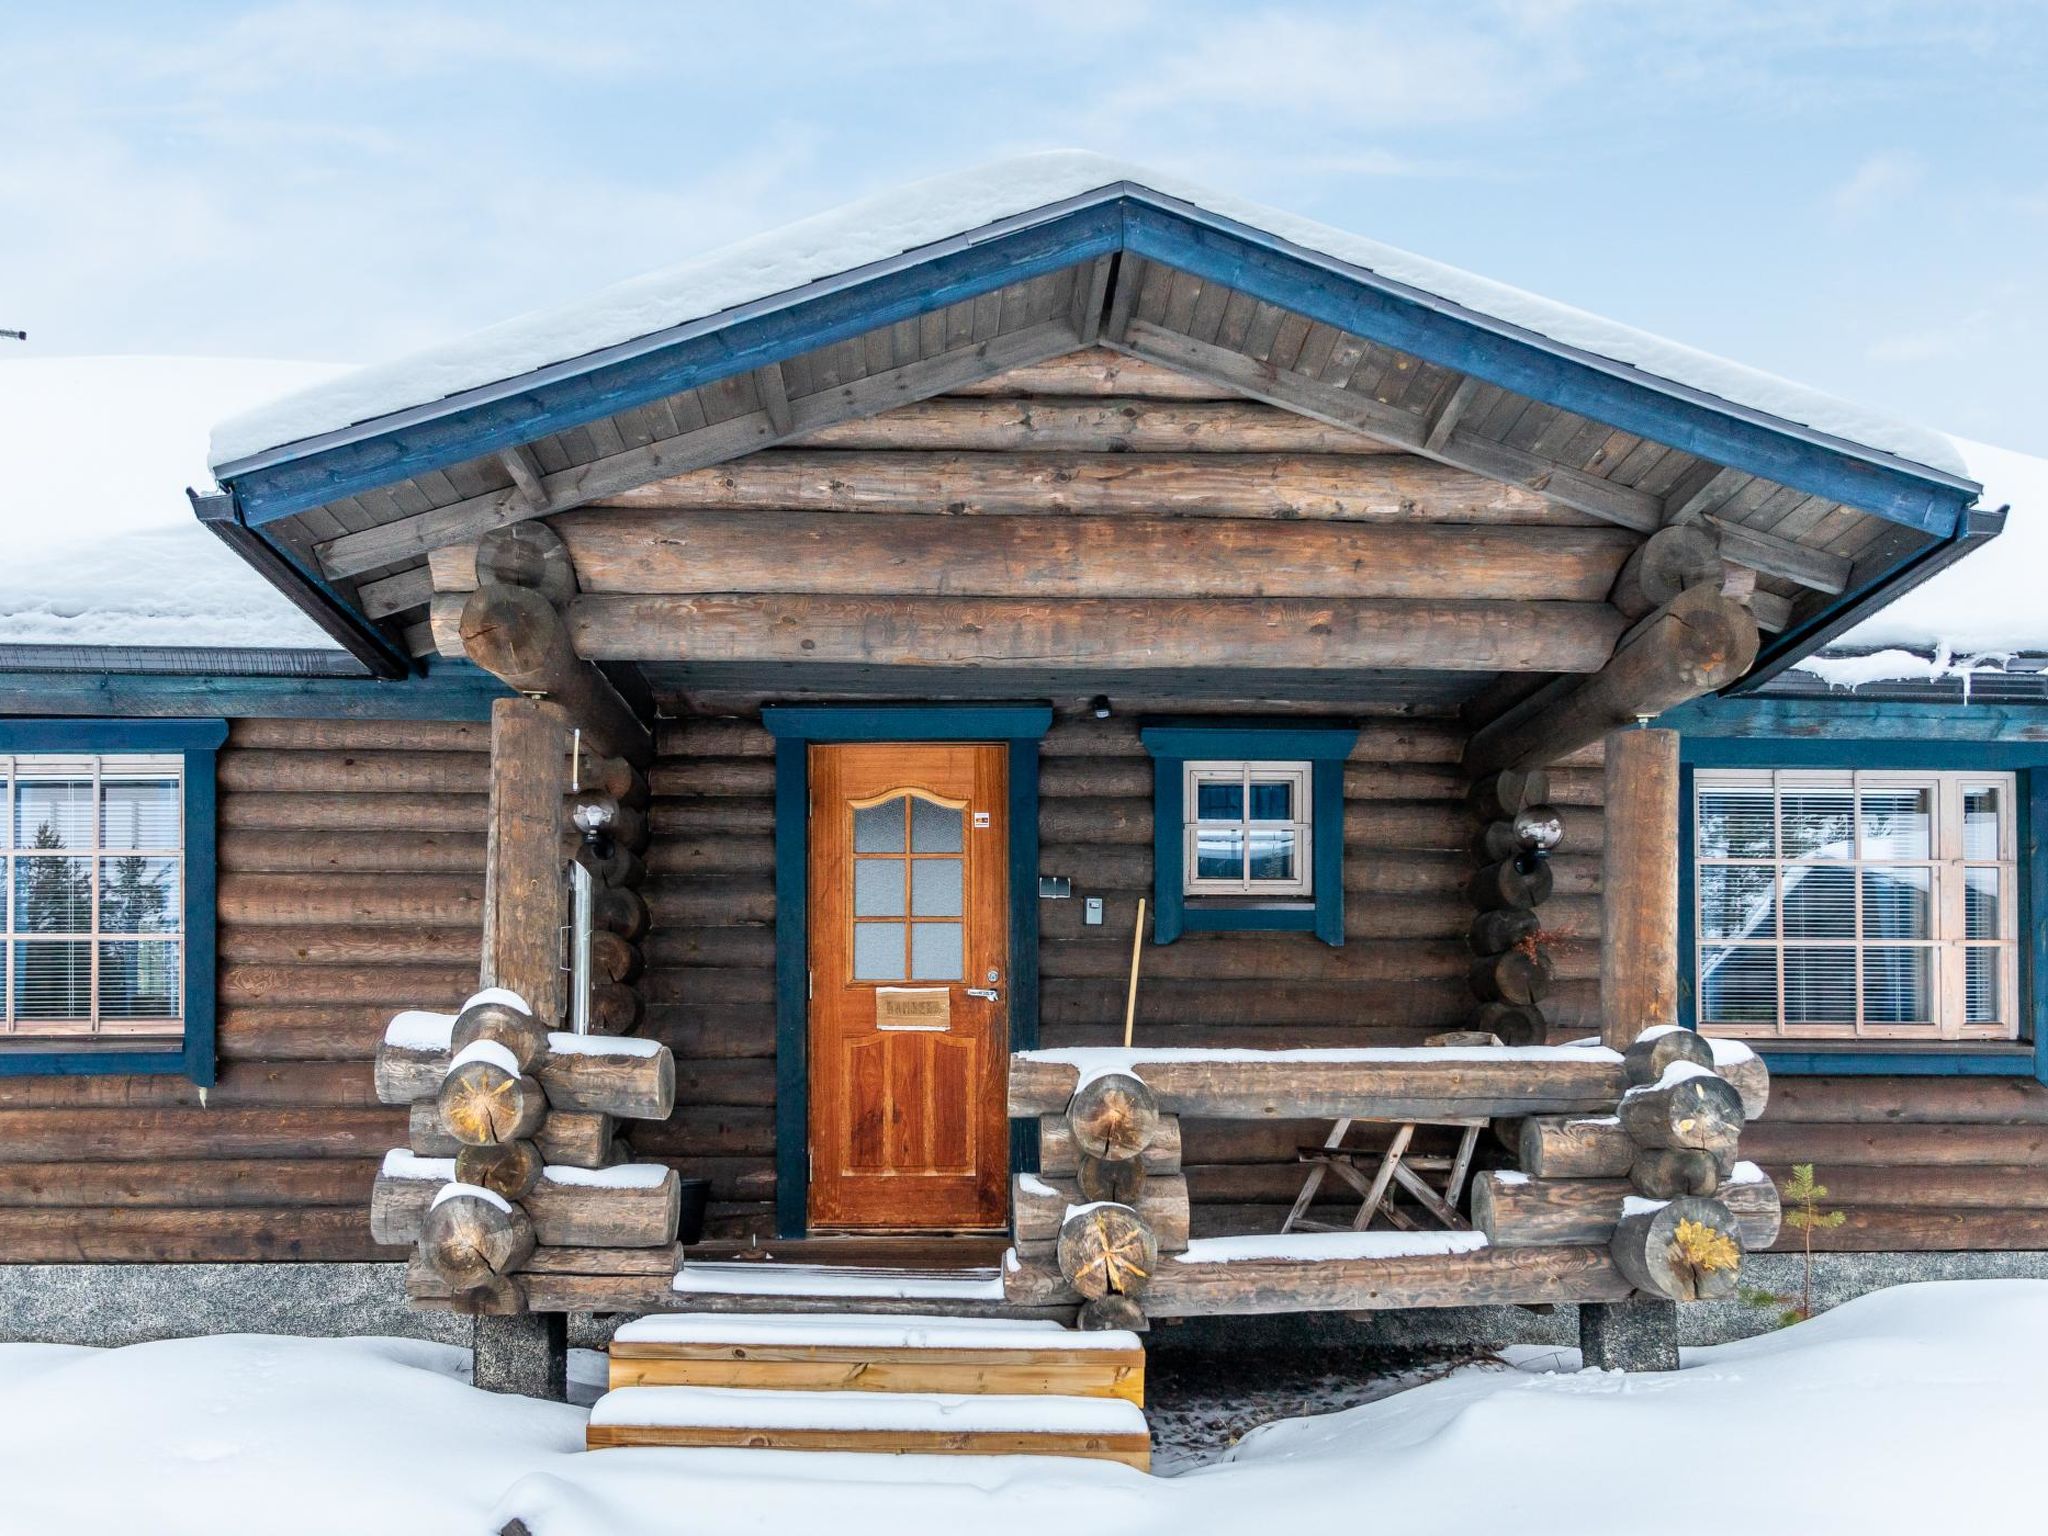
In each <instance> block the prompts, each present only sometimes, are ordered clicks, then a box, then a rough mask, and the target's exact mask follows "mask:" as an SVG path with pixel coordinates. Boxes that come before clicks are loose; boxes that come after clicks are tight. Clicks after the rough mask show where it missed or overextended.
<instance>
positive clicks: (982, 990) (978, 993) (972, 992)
mask: <svg viewBox="0 0 2048 1536" xmlns="http://www.w3.org/2000/svg"><path fill="white" fill-rule="evenodd" d="M967 995H968V996H969V997H985V998H987V999H988V1000H989V1001H990V1002H992V1003H995V1002H1001V1001H1002V997H1003V994H1002V993H1000V992H998V991H997V990H996V989H995V988H994V987H969V988H968V989H967Z"/></svg>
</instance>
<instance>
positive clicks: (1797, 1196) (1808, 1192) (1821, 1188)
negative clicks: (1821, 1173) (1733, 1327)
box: [1779, 1163, 1848, 1323]
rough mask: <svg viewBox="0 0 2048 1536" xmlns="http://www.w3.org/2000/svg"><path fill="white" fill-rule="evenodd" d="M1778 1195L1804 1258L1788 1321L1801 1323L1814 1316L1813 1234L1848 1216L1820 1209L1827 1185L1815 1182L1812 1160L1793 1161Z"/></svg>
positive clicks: (1825, 1196) (1836, 1224) (1845, 1219)
mask: <svg viewBox="0 0 2048 1536" xmlns="http://www.w3.org/2000/svg"><path fill="white" fill-rule="evenodd" d="M1779 1195H1780V1198H1781V1199H1782V1200H1783V1201H1784V1202H1785V1207H1786V1209H1785V1224H1786V1225H1787V1226H1791V1227H1797V1228H1798V1229H1799V1234H1800V1237H1801V1239H1802V1248H1803V1253H1804V1256H1805V1260H1806V1273H1805V1279H1804V1280H1803V1281H1802V1283H1801V1285H1800V1290H1799V1305H1798V1307H1797V1308H1795V1309H1794V1310H1793V1313H1792V1314H1791V1315H1789V1316H1788V1319H1787V1320H1788V1321H1792V1322H1802V1323H1803V1322H1805V1321H1806V1320H1807V1319H1808V1318H1809V1317H1812V1316H1813V1234H1814V1232H1815V1231H1816V1230H1819V1231H1827V1230H1830V1229H1832V1228H1834V1227H1839V1226H1840V1225H1841V1224H1842V1223H1843V1222H1844V1221H1847V1220H1848V1217H1847V1216H1845V1215H1844V1214H1843V1213H1842V1212H1840V1211H1829V1210H1823V1209H1822V1208H1821V1202H1822V1201H1823V1200H1825V1199H1827V1197H1828V1187H1827V1185H1825V1184H1816V1183H1815V1182H1814V1179H1813V1164H1811V1163H1798V1164H1795V1165H1794V1166H1793V1169H1792V1177H1791V1178H1790V1179H1788V1180H1786V1181H1785V1187H1784V1189H1783V1190H1781V1191H1779Z"/></svg>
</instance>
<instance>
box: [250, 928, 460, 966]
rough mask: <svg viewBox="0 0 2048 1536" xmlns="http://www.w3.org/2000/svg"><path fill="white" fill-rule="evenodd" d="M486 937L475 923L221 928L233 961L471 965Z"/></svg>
mask: <svg viewBox="0 0 2048 1536" xmlns="http://www.w3.org/2000/svg"><path fill="white" fill-rule="evenodd" d="M481 952H482V943H481V935H480V933H479V931H478V930H477V929H476V928H474V927H466V926H465V927H459V928H425V927H420V928H401V927H371V926H354V925H351V926H346V927H344V926H341V925H339V924H329V923H309V924H306V925H304V926H301V927H289V928H270V927H247V926H244V925H242V924H235V925H233V926H225V925H224V926H223V927H222V928H221V929H220V934H219V940H218V950H217V953H218V954H219V957H220V959H221V960H222V961H223V962H225V963H227V964H231V965H467V966H469V967H470V968H471V969H475V967H476V964H477V961H478V959H479V958H480V956H481Z"/></svg>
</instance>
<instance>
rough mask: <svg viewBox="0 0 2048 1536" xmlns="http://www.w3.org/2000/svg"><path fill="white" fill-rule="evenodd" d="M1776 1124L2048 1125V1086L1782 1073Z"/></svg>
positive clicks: (2005, 1080) (2025, 1081) (1774, 1103)
mask: <svg viewBox="0 0 2048 1536" xmlns="http://www.w3.org/2000/svg"><path fill="white" fill-rule="evenodd" d="M1771 1120H1772V1123H1773V1124H1789V1123H1794V1122H1798V1123H1804V1124H1808V1125H1943V1124H1970V1125H2048V1086H2043V1085H2042V1084H2041V1083H2039V1082H2036V1081H2035V1080H2034V1079H2033V1078H2031V1077H2026V1078H2020V1077H1863V1076H1856V1077H1781V1078H1778V1079H1777V1080H1776V1081H1775V1082H1774V1083H1773V1084H1772V1085H1771Z"/></svg>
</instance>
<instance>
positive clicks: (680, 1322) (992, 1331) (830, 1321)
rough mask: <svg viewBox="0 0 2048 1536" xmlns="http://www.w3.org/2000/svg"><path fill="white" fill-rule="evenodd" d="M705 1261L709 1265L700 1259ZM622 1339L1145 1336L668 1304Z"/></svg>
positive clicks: (913, 1340) (776, 1341)
mask: <svg viewBox="0 0 2048 1536" xmlns="http://www.w3.org/2000/svg"><path fill="white" fill-rule="evenodd" d="M700 1267H701V1266H700ZM612 1342H613V1343H614V1344H626V1345H638V1344H720V1345H724V1344H733V1345H744V1346H750V1347H759V1346H762V1345H787V1346H798V1347H803V1348H811V1349H874V1350H885V1349H962V1350H1036V1349H1060V1350H1122V1351H1129V1350H1135V1349H1137V1348H1139V1347H1140V1345H1139V1342H1138V1336H1137V1335H1136V1334H1134V1333H1123V1332H1119V1331H1116V1330H1113V1329H1111V1330H1104V1331H1101V1332H1090V1333H1083V1332H1080V1331H1078V1330H1076V1329H1072V1328H1067V1327H1063V1326H1062V1325H1061V1324H1059V1323H1054V1322H1043V1321H1038V1320H1034V1319H1028V1318H1000V1317H990V1318H981V1317H975V1318H954V1317H858V1316H856V1317H813V1316H774V1315H763V1314H759V1313H725V1314H716V1313H705V1312H665V1313H656V1314H654V1315H652V1316H648V1317H642V1318H636V1319H635V1320H634V1321H632V1322H630V1323H625V1324H622V1325H621V1326H620V1327H619V1330H618V1331H617V1332H616V1333H614V1334H613V1335H612Z"/></svg>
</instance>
